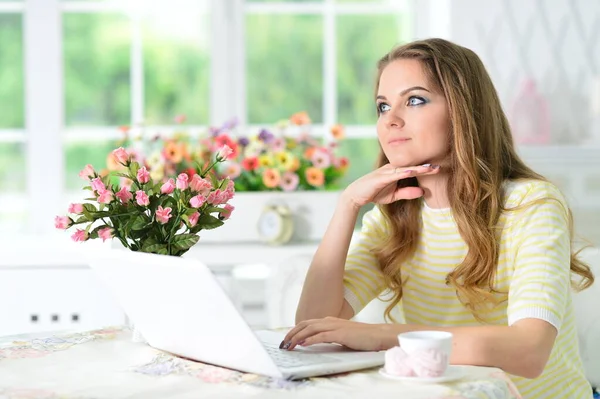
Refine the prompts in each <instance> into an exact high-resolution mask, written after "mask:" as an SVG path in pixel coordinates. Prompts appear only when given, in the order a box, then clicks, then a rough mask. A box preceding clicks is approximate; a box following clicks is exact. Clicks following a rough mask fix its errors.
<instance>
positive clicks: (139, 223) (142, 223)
mask: <svg viewBox="0 0 600 399" xmlns="http://www.w3.org/2000/svg"><path fill="white" fill-rule="evenodd" d="M147 225H148V220H146V218H145V217H144V216H142V215H138V216H137V217H136V218H135V219H134V220H133V223H132V224H131V230H141V229H143V228H144V227H146V226H147Z"/></svg>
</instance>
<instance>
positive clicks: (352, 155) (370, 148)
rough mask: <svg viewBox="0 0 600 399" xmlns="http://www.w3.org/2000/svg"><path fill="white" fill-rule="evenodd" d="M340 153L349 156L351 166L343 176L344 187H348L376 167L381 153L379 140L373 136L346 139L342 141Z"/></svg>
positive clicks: (342, 183)
mask: <svg viewBox="0 0 600 399" xmlns="http://www.w3.org/2000/svg"><path fill="white" fill-rule="evenodd" d="M340 154H344V156H346V157H348V159H349V160H350V167H349V169H348V173H347V174H346V175H345V176H344V177H343V180H342V182H341V185H342V187H346V186H347V185H348V184H350V183H352V182H353V181H354V180H356V179H358V178H359V177H361V176H363V175H365V174H367V173H368V172H370V171H372V170H373V169H375V166H376V163H377V157H378V155H379V142H378V141H377V138H376V137H375V133H373V138H359V139H345V140H342V141H340Z"/></svg>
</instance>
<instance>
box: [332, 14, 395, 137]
mask: <svg viewBox="0 0 600 399" xmlns="http://www.w3.org/2000/svg"><path fill="white" fill-rule="evenodd" d="M402 21H403V19H402V18H401V17H400V16H394V15H369V16H359V15H343V16H339V17H337V38H338V47H337V72H338V76H337V87H338V121H339V122H340V123H342V124H345V125H370V124H373V123H375V121H376V113H375V100H374V96H373V90H374V87H375V86H374V85H375V74H376V71H377V68H376V64H377V61H378V60H379V58H381V57H382V56H383V55H384V54H385V53H387V52H388V51H389V50H391V49H392V47H393V46H394V45H396V44H397V43H399V42H401V41H402V32H404V31H405V30H404V29H400V27H401V26H402Z"/></svg>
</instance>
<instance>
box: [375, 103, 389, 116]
mask: <svg viewBox="0 0 600 399" xmlns="http://www.w3.org/2000/svg"><path fill="white" fill-rule="evenodd" d="M389 110H390V106H389V105H388V104H386V103H379V104H377V112H378V113H379V114H383V113H384V112H386V111H389Z"/></svg>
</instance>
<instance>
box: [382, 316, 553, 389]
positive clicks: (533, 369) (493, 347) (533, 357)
mask: <svg viewBox="0 0 600 399" xmlns="http://www.w3.org/2000/svg"><path fill="white" fill-rule="evenodd" d="M538 322H541V323H543V321H541V320H538ZM379 327H380V328H381V331H382V337H383V341H382V347H383V348H384V349H388V348H391V347H393V346H397V345H398V334H400V333H403V332H409V331H423V330H438V331H447V332H450V333H452V334H453V340H452V355H451V358H450V362H451V363H452V364H465V365H473V366H488V367H498V368H500V369H502V370H504V371H506V372H507V373H510V374H513V375H518V376H522V377H525V378H535V377H537V376H538V375H539V374H540V373H541V372H542V371H543V369H544V366H545V364H546V362H547V360H548V355H549V353H547V354H546V353H545V352H546V351H544V350H543V349H542V348H544V347H547V346H548V344H550V347H551V346H552V344H553V342H554V337H552V336H550V338H549V336H548V335H543V334H540V335H537V336H536V335H535V334H531V331H529V332H528V331H527V330H526V329H525V328H520V327H518V326H516V325H515V326H510V327H509V326H473V327H430V326H420V325H411V324H381V325H379ZM549 339H551V340H552V342H548V340H549Z"/></svg>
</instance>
